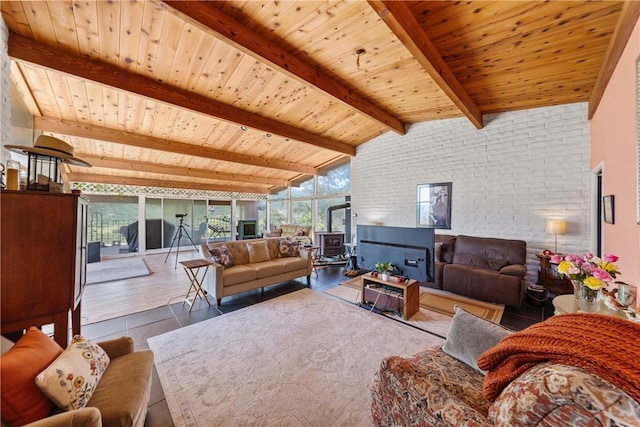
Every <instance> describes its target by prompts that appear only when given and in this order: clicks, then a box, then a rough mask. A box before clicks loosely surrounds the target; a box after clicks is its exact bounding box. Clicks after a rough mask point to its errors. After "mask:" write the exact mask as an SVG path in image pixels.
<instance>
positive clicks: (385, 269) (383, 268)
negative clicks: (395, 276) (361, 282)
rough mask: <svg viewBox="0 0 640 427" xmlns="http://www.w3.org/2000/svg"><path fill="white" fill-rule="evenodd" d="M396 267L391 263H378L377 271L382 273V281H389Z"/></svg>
mask: <svg viewBox="0 0 640 427" xmlns="http://www.w3.org/2000/svg"><path fill="white" fill-rule="evenodd" d="M395 269H396V268H395V267H394V266H393V264H391V263H390V262H382V261H378V262H376V270H378V273H380V278H381V279H382V280H389V275H390V274H391V273H393V272H394V271H395Z"/></svg>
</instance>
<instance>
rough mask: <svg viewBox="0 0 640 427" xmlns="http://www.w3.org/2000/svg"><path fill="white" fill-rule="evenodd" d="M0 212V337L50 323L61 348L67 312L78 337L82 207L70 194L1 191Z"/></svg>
mask: <svg viewBox="0 0 640 427" xmlns="http://www.w3.org/2000/svg"><path fill="white" fill-rule="evenodd" d="M0 206H1V210H0V223H1V230H0V245H1V246H0V248H1V251H2V252H1V253H2V255H1V257H0V258H1V262H0V263H1V266H0V267H1V269H2V270H1V271H2V276H1V278H0V290H1V309H2V313H1V320H2V333H3V334H4V333H9V332H17V331H20V330H22V329H25V328H27V327H29V326H41V325H45V324H50V323H53V324H54V338H55V340H56V342H58V344H60V346H62V347H63V348H64V347H66V346H67V343H68V332H69V314H70V312H71V317H72V326H73V333H74V334H79V333H80V300H81V298H82V292H83V291H84V287H85V285H86V264H87V227H86V221H87V204H86V201H85V200H84V199H82V198H80V197H79V196H77V195H74V194H59V193H43V192H28V191H3V192H2V193H1V194H0Z"/></svg>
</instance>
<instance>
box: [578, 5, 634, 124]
mask: <svg viewBox="0 0 640 427" xmlns="http://www.w3.org/2000/svg"><path fill="white" fill-rule="evenodd" d="M638 17H640V2H639V1H637V0H627V1H626V2H625V3H624V5H623V6H622V11H621V12H620V17H619V18H618V23H617V24H616V28H615V30H613V34H612V36H611V42H610V43H609V47H608V48H607V53H606V54H605V57H604V60H603V61H602V67H600V72H599V73H598V78H597V79H596V84H595V86H594V87H593V91H592V92H591V98H589V120H591V119H592V118H593V115H594V114H595V112H596V110H597V109H598V105H600V101H601V100H602V96H603V95H604V90H605V89H606V88H607V84H609V80H611V76H612V75H613V71H614V70H615V68H616V65H618V61H619V60H620V57H621V56H622V52H623V51H624V48H625V46H626V45H627V42H628V41H629V37H630V36H631V33H632V32H633V28H634V27H635V25H636V22H638Z"/></svg>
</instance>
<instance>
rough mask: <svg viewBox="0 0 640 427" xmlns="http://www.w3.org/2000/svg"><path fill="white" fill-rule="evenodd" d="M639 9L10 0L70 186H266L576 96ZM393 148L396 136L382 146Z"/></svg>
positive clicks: (26, 80)
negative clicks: (456, 125) (378, 140)
mask: <svg viewBox="0 0 640 427" xmlns="http://www.w3.org/2000/svg"><path fill="white" fill-rule="evenodd" d="M637 3H638V2H624V1H623V2H615V1H607V2H582V1H551V2H540V1H467V2H460V1H457V2H444V1H422V2H387V1H379V0H372V1H369V2H366V1H306V0H304V1H303V0H298V1H286V0H285V1H283V0H280V1H216V2H196V1H188V2H179V1H165V2H160V1H150V0H147V1H91V0H83V1H73V2H72V1H47V2H38V1H22V2H20V1H6V2H2V3H1V8H2V15H3V18H4V20H5V22H6V24H7V26H8V28H9V30H10V35H9V56H10V57H11V59H12V67H11V70H12V80H13V82H14V83H15V84H16V86H17V88H18V90H19V92H20V93H21V94H22V95H23V97H24V98H25V103H26V105H27V106H28V108H29V109H30V110H31V113H32V114H33V116H34V123H35V128H36V130H39V131H42V132H44V133H46V134H50V135H53V136H56V137H58V138H61V139H63V140H65V141H67V142H69V143H70V144H72V145H73V146H74V148H75V152H76V154H77V155H78V156H79V157H81V158H83V159H85V160H87V161H89V162H90V163H91V164H92V165H93V167H91V168H82V167H76V166H66V168H67V169H66V174H67V178H68V179H69V180H71V181H83V182H103V183H117V184H133V185H151V186H172V187H180V188H197V189H211V190H223V191H237V192H250V193H266V192H268V191H269V190H270V189H274V188H278V187H282V186H285V185H288V184H290V183H291V182H293V181H296V180H298V179H300V178H301V177H304V176H307V175H313V174H315V173H318V171H321V170H322V168H323V167H325V166H326V165H330V164H333V163H335V162H340V161H344V160H345V159H348V158H349V157H350V156H353V155H355V153H356V148H357V147H358V146H359V145H360V144H363V143H365V142H367V141H369V140H371V139H372V138H375V137H377V136H379V135H381V134H383V133H385V132H395V133H397V134H399V135H403V134H404V133H405V129H406V127H407V126H408V125H410V124H412V123H417V122H422V121H427V120H436V119H442V118H452V117H466V118H467V119H468V123H469V125H470V126H475V127H477V128H482V126H483V120H482V115H483V114H487V113H498V112H505V111H512V110H518V109H525V108H535V107H542V106H549V105H556V104H564V103H572V102H582V101H589V102H590V106H591V108H592V109H593V108H594V105H597V102H598V101H599V97H600V95H601V92H602V89H603V87H604V85H605V84H606V81H607V80H608V78H609V75H610V73H611V70H612V69H613V66H615V62H616V61H617V57H618V56H619V54H620V51H621V49H622V47H623V46H624V43H623V42H624V41H625V40H626V39H627V38H628V35H629V32H630V31H631V29H632V28H633V25H634V24H635V22H636V19H637V17H638V10H639V8H638V6H637ZM390 149H393V147H390Z"/></svg>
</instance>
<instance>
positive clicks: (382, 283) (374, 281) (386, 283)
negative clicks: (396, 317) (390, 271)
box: [360, 273, 420, 320]
mask: <svg viewBox="0 0 640 427" xmlns="http://www.w3.org/2000/svg"><path fill="white" fill-rule="evenodd" d="M392 278H393V279H394V280H396V281H394V280H382V279H379V278H377V277H373V276H372V275H371V273H367V274H363V275H361V276H360V284H361V285H360V295H361V298H360V302H361V303H363V304H364V303H365V301H366V299H367V298H366V295H365V294H366V291H370V292H374V293H375V294H376V298H375V299H376V300H377V299H378V298H379V297H381V296H383V295H384V296H391V295H389V294H388V291H389V290H395V291H396V295H392V297H393V298H398V300H399V302H400V305H401V307H402V318H403V319H405V320H408V319H409V318H411V316H413V315H414V314H416V313H417V312H418V309H419V307H420V285H419V284H418V281H417V280H413V279H411V280H409V281H407V282H402V283H398V282H397V279H396V278H395V277H393V276H392ZM374 307H375V302H374Z"/></svg>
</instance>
